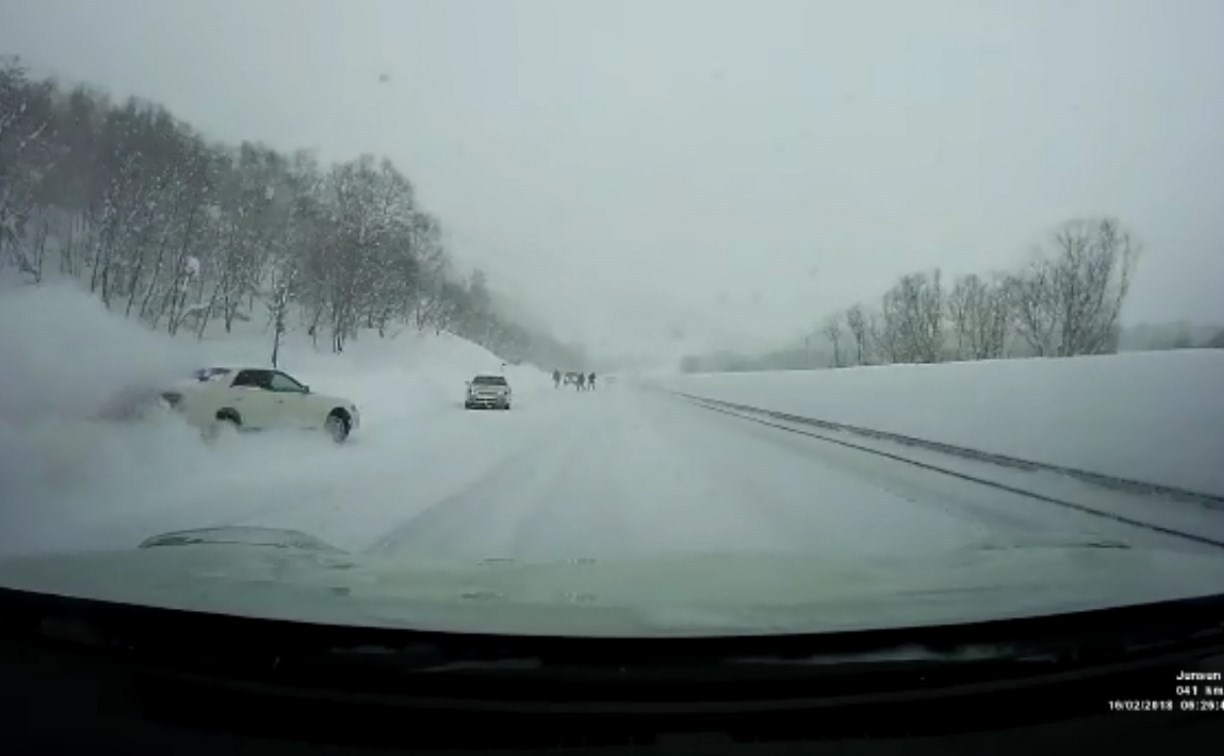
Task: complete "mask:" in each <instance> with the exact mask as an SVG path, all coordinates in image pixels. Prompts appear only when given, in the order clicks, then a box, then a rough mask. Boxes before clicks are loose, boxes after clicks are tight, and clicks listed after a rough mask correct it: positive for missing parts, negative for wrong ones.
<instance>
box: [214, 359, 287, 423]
mask: <svg viewBox="0 0 1224 756" xmlns="http://www.w3.org/2000/svg"><path fill="white" fill-rule="evenodd" d="M271 381H272V371H271V370H261V369H247V370H239V371H238V374H237V375H235V376H234V380H233V381H232V382H231V383H230V387H229V389H228V391H227V392H226V393H227V399H228V401H229V403H230V404H232V405H233V407H234V409H235V410H237V411H238V414H239V415H240V416H241V418H242V426H243V427H244V428H268V427H271V426H273V425H275V424H276V420H277V416H278V414H279V413H278V412H277V410H276V408H275V399H276V397H275V396H274V394H273V392H272V390H271Z"/></svg>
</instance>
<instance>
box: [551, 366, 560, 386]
mask: <svg viewBox="0 0 1224 756" xmlns="http://www.w3.org/2000/svg"><path fill="white" fill-rule="evenodd" d="M560 386H561V371H560V370H553V388H559V387H560Z"/></svg>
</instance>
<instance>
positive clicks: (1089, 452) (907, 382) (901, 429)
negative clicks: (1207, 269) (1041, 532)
mask: <svg viewBox="0 0 1224 756" xmlns="http://www.w3.org/2000/svg"><path fill="white" fill-rule="evenodd" d="M661 383H662V384H663V385H665V386H666V387H668V388H671V389H675V390H679V391H685V392H689V393H693V394H697V395H700V396H705V397H710V398H713V399H722V400H725V401H730V402H736V403H739V404H747V405H752V406H756V407H762V408H766V409H772V410H777V411H780V412H787V413H791V414H795V415H803V416H807V417H815V418H820V419H824V420H831V421H834V422H843V423H849V424H853V425H860V426H865V427H868V428H873V429H877V430H883V431H890V432H893V433H902V434H905V435H910V436H916V437H919V438H924V439H930V440H933V441H940V442H944V443H949V444H955V445H959V446H968V447H972V448H975V449H981V450H985V451H990V452H995V453H998V454H1006V455H1010V456H1015V457H1020V458H1024V459H1031V460H1035V461H1040V462H1048V463H1052V464H1060V465H1065V466H1069V467H1078V468H1082V469H1087V470H1091V471H1093V472H1099V473H1104V474H1111V475H1117V476H1121V477H1127V478H1136V479H1140V480H1145V481H1150V482H1154V483H1163V484H1167V485H1174V486H1181V487H1184V488H1189V489H1193V490H1201V491H1204V492H1208V493H1216V494H1224V468H1222V467H1221V461H1222V460H1224V350H1218V349H1201V350H1178V351H1167V352H1142V353H1131V354H1118V355H1104V356H1094V357H1074V358H1066V359H1027V360H999V361H986V362H964V363H948V364H939V365H886V366H876V367H863V368H846V369H842V370H813V371H790V372H761V373H723V374H704V375H688V376H680V377H670V378H667V379H661Z"/></svg>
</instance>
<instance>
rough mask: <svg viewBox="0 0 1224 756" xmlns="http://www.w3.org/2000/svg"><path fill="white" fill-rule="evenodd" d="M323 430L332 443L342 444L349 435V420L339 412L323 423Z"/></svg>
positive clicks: (328, 417) (329, 416)
mask: <svg viewBox="0 0 1224 756" xmlns="http://www.w3.org/2000/svg"><path fill="white" fill-rule="evenodd" d="M323 430H325V431H327V435H328V436H329V437H330V438H331V440H332V441H335V442H336V443H341V442H343V441H344V439H346V438H348V435H349V419H348V418H347V417H345V416H344V415H343V414H341V413H339V412H333V413H331V414H330V415H328V416H327V420H325V421H324V422H323Z"/></svg>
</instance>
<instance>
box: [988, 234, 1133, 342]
mask: <svg viewBox="0 0 1224 756" xmlns="http://www.w3.org/2000/svg"><path fill="white" fill-rule="evenodd" d="M1138 253H1139V245H1138V243H1137V242H1136V241H1135V240H1134V239H1133V237H1132V236H1131V235H1130V234H1129V233H1128V232H1126V231H1124V230H1122V228H1121V227H1120V225H1119V224H1118V222H1117V221H1116V220H1113V219H1112V218H1104V219H1100V220H1078V221H1071V222H1068V223H1066V224H1064V225H1063V226H1062V227H1060V228H1059V229H1058V230H1057V231H1056V232H1055V234H1054V236H1053V239H1052V242H1051V245H1050V249H1049V250H1046V251H1042V252H1040V253H1039V256H1038V257H1037V258H1035V259H1034V260H1033V261H1032V262H1030V263H1029V265H1028V267H1027V268H1026V269H1025V270H1024V271H1022V272H1021V273H1019V274H1017V275H1015V276H1012V277H1011V278H1010V279H1009V282H1008V290H1009V293H1010V296H1011V301H1012V304H1013V306H1014V307H1015V312H1016V324H1017V327H1018V329H1019V331H1020V333H1021V334H1022V335H1023V336H1024V338H1025V340H1026V341H1027V342H1028V343H1029V345H1030V346H1031V347H1032V348H1033V349H1034V351H1036V353H1037V354H1038V355H1040V356H1060V357H1065V356H1071V355H1077V354H1099V353H1102V352H1112V351H1116V349H1117V337H1118V314H1119V312H1120V311H1121V309H1122V302H1123V301H1124V300H1125V298H1126V294H1127V292H1128V290H1129V289H1130V281H1131V274H1132V271H1133V269H1134V264H1135V260H1136V258H1137V256H1138Z"/></svg>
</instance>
